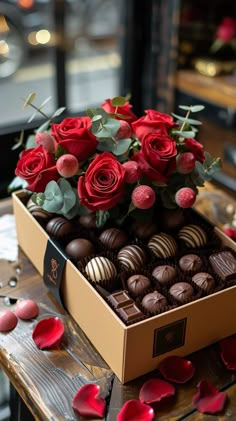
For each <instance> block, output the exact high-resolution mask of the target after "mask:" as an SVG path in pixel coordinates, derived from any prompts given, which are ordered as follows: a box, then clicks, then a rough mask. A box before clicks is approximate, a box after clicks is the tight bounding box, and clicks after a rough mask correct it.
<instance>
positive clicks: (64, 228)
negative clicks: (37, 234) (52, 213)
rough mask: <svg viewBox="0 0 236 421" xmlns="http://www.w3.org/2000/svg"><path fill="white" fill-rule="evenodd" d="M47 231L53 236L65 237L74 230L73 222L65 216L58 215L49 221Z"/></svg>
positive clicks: (57, 237)
mask: <svg viewBox="0 0 236 421" xmlns="http://www.w3.org/2000/svg"><path fill="white" fill-rule="evenodd" d="M46 231H47V232H48V233H49V234H50V236H51V237H55V238H56V239H63V238H65V237H67V236H68V235H69V234H70V233H71V232H72V231H73V224H72V223H71V222H70V221H68V219H66V218H64V217H63V216H56V217H55V218H52V219H51V220H50V221H49V222H48V223H47V225H46Z"/></svg>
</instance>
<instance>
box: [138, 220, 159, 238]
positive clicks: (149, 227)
mask: <svg viewBox="0 0 236 421" xmlns="http://www.w3.org/2000/svg"><path fill="white" fill-rule="evenodd" d="M131 230H132V233H133V234H134V235H135V236H136V237H138V238H139V239H140V240H147V239H149V238H150V237H152V235H154V234H156V233H157V232H158V227H157V225H156V224H155V223H154V222H150V221H144V222H142V221H136V222H135V223H134V224H133V225H132V227H131Z"/></svg>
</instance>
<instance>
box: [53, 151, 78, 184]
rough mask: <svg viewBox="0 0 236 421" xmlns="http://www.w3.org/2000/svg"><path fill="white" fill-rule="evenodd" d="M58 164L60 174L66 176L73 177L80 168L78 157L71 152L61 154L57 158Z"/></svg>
mask: <svg viewBox="0 0 236 421" xmlns="http://www.w3.org/2000/svg"><path fill="white" fill-rule="evenodd" d="M56 166H57V171H58V172H59V174H60V175H61V176H62V177H65V178H69V177H73V176H74V175H75V174H77V173H78V170H79V163H78V160H77V158H76V157H75V156H74V155H71V154H69V153H66V154H64V155H62V156H60V158H58V160H57V163H56Z"/></svg>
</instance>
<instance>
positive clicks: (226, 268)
mask: <svg viewBox="0 0 236 421" xmlns="http://www.w3.org/2000/svg"><path fill="white" fill-rule="evenodd" d="M209 262H210V264H211V267H212V269H213V270H214V272H215V273H216V274H217V275H218V276H220V278H221V279H223V281H230V280H231V279H236V259H235V257H234V256H233V254H232V253H231V252H230V251H227V250H223V251H220V252H218V253H213V254H211V256H210V257H209Z"/></svg>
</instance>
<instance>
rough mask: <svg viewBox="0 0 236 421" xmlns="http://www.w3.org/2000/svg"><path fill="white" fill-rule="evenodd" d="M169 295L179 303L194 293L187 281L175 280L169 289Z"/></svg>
mask: <svg viewBox="0 0 236 421" xmlns="http://www.w3.org/2000/svg"><path fill="white" fill-rule="evenodd" d="M169 293H170V295H171V296H172V297H173V298H174V300H175V301H177V302H178V303H180V304H183V303H186V302H187V301H188V300H189V299H190V298H192V297H193V295H194V289H193V287H192V285H190V284H188V283H187V282H177V283H176V284H174V285H172V286H171V287H170V289H169Z"/></svg>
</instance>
